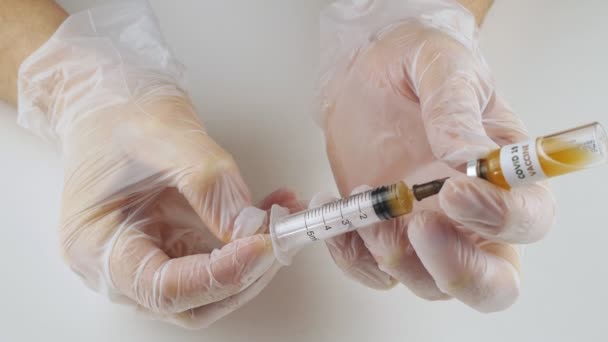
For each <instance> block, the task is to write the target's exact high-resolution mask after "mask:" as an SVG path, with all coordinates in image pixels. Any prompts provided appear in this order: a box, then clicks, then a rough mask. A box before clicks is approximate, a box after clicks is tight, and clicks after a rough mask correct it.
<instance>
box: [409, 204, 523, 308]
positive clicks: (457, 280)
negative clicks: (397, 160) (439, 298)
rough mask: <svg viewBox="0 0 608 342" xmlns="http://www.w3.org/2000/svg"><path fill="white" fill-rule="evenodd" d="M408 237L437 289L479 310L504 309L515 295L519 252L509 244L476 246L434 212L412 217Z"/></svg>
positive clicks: (513, 299) (443, 217)
mask: <svg viewBox="0 0 608 342" xmlns="http://www.w3.org/2000/svg"><path fill="white" fill-rule="evenodd" d="M409 237H410V239H411V242H412V245H413V246H414V249H415V250H416V253H418V256H419V257H420V260H421V261H422V263H423V264H424V266H425V267H426V269H427V270H428V271H429V272H430V274H431V275H432V276H433V278H434V279H435V281H436V283H437V285H438V286H439V288H440V289H441V290H442V291H443V292H445V293H447V294H449V295H451V296H453V297H455V298H457V299H458V300H460V301H462V302H463V303H465V304H467V305H469V306H471V307H473V308H474V309H476V310H478V311H481V312H494V311H500V310H504V309H506V308H507V307H509V306H510V305H512V304H513V303H514V302H515V300H516V299H517V297H518V295H519V255H518V253H517V250H516V249H515V248H514V247H512V246H509V245H504V244H500V243H494V242H492V243H490V242H485V243H482V244H479V245H476V244H475V243H474V242H473V241H472V239H471V238H469V237H467V236H466V235H465V234H464V233H463V232H461V231H459V230H457V229H456V228H455V227H454V225H453V224H452V223H451V222H450V221H449V219H448V218H447V217H445V216H443V215H441V214H439V213H437V212H431V211H421V212H419V213H417V214H416V215H414V217H412V220H411V222H410V227H409Z"/></svg>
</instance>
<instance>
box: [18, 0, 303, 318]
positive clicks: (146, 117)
mask: <svg viewBox="0 0 608 342" xmlns="http://www.w3.org/2000/svg"><path fill="white" fill-rule="evenodd" d="M182 76H183V68H182V66H181V65H180V64H179V63H178V62H177V60H176V59H175V58H174V57H173V55H172V53H171V51H170V50H169V49H168V47H167V45H166V44H165V42H164V41H163V38H162V36H161V33H160V31H159V27H158V24H157V22H156V19H155V17H154V15H153V13H152V10H151V9H150V8H149V7H148V5H147V4H146V3H145V2H140V1H136V2H133V1H126V2H122V3H120V4H116V5H110V6H106V7H101V8H96V9H93V10H89V11H85V12H82V13H78V14H74V15H72V16H71V17H69V18H68V19H67V20H66V21H65V22H64V23H63V25H62V26H61V27H60V28H59V29H58V31H57V32H56V33H55V34H54V36H53V37H52V38H51V39H50V40H49V41H48V42H47V43H46V44H44V45H43V46H42V47H41V48H40V49H39V50H38V51H36V52H35V53H34V54H33V55H31V56H30V57H29V58H28V59H27V60H26V61H25V62H24V63H23V65H22V66H21V69H20V72H19V122H20V124H21V125H22V126H24V127H26V128H28V129H30V130H32V131H33V132H35V133H37V134H39V135H41V136H44V137H47V138H48V139H50V140H53V141H56V142H58V143H59V145H60V147H61V152H62V158H63V162H64V168H65V180H64V182H65V184H64V191H63V196H62V209H61V222H60V225H59V235H60V242H61V249H62V251H63V254H64V256H65V259H66V261H67V263H68V264H69V266H70V267H71V268H72V269H73V270H74V271H75V272H76V273H77V274H79V275H80V276H81V277H82V278H83V279H84V281H85V283H86V284H87V285H88V286H90V287H91V288H93V289H94V290H97V291H100V292H102V293H105V294H106V295H108V296H109V297H110V298H111V299H113V300H117V301H121V302H127V303H132V304H134V305H136V306H137V307H138V308H139V309H141V311H143V312H147V313H149V314H151V315H152V316H154V317H158V318H162V319H165V320H168V321H171V322H174V323H176V324H179V325H182V326H186V327H193V328H197V327H204V326H207V325H209V324H210V323H212V322H214V321H216V320H217V319H219V318H220V317H222V316H224V315H226V314H227V313H229V312H231V311H233V310H235V309H237V308H238V307H240V306H242V305H243V304H245V303H246V302H248V301H249V300H251V299H252V298H253V297H254V296H256V295H257V294H258V293H259V292H260V291H261V290H262V289H263V288H264V286H265V285H266V284H268V282H269V281H270V280H271V278H272V277H273V275H274V274H275V273H276V271H277V269H278V267H277V264H276V263H275V259H274V257H273V252H272V248H271V243H270V239H269V237H268V236H267V235H264V233H265V232H266V211H265V209H269V207H270V205H271V204H272V203H279V204H281V205H283V206H287V207H293V206H294V205H297V201H296V200H295V197H294V196H293V194H292V193H289V192H286V191H279V192H277V193H274V194H273V195H271V196H270V197H269V198H267V199H266V200H265V203H264V204H263V208H262V209H258V208H254V207H252V204H251V198H250V193H249V189H248V187H247V185H246V184H245V182H244V181H243V179H242V178H241V175H240V174H239V170H238V168H237V165H236V163H235V162H234V160H233V159H232V157H231V156H230V155H229V154H228V153H227V152H226V151H224V150H223V149H222V148H221V147H220V146H219V145H217V144H216V143H215V142H214V141H213V139H212V138H211V137H209V136H208V135H207V134H206V132H205V128H204V126H203V124H202V123H201V122H200V120H199V118H198V116H197V113H196V111H195V109H194V107H193V105H192V102H191V100H190V98H189V97H188V94H187V93H186V91H185V90H184V89H185V88H184V85H183V82H182ZM263 209H264V210H263Z"/></svg>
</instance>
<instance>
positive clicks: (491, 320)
mask: <svg viewBox="0 0 608 342" xmlns="http://www.w3.org/2000/svg"><path fill="white" fill-rule="evenodd" d="M103 2H104V1H82V0H64V1H60V3H61V4H63V5H65V7H66V8H67V9H68V10H70V11H75V10H78V9H83V8H86V7H89V6H92V5H94V4H99V3H103ZM326 3H328V1H327V0H312V1H311V0H306V1H303V0H290V1H287V0H265V1H262V0H259V1H249V0H207V1H195V0H188V1H186V0H184V1H161V0H157V1H152V5H153V7H154V8H155V9H156V11H157V13H158V16H159V17H160V21H161V23H162V26H163V30H164V32H165V34H166V36H167V39H168V40H169V42H170V45H172V46H173V47H174V50H175V52H176V54H177V55H178V56H179V58H180V59H181V60H182V61H183V62H184V63H185V64H186V65H187V66H188V67H189V70H190V73H189V77H190V80H191V90H192V91H191V93H192V95H193V97H194V99H195V101H196V104H197V106H198V108H199V109H200V112H201V116H202V117H203V119H204V120H205V121H206V123H207V125H208V128H209V131H210V133H211V135H212V136H214V137H216V138H217V140H218V141H219V142H220V143H221V144H222V145H224V146H225V147H226V148H227V149H228V150H229V151H231V152H232V153H233V154H234V156H235V157H236V160H237V161H238V162H239V164H240V166H241V168H242V170H243V173H244V175H245V177H246V179H247V181H248V182H249V183H250V184H251V186H252V190H253V192H254V194H255V196H256V197H257V198H261V197H262V196H263V195H264V194H266V193H268V192H269V191H271V190H273V189H275V188H276V187H278V186H281V185H290V186H293V187H295V188H296V189H298V190H299V191H300V193H301V194H302V195H303V196H304V197H309V196H311V195H312V194H314V193H315V192H317V191H319V190H327V189H333V188H334V185H333V179H332V177H331V173H330V171H329V167H328V163H327V161H326V157H325V155H324V148H323V139H322V136H321V134H320V131H319V130H318V129H317V128H316V127H315V126H314V124H313V123H312V120H311V119H310V117H311V115H312V112H313V111H315V110H316V107H315V77H316V65H317V60H318V14H319V11H320V8H321V7H322V6H323V5H324V4H326ZM606 13H608V2H605V1H601V0H597V1H591V0H586V1H566V0H542V1H539V0H537V1H526V0H517V1H516V0H510V1H498V2H497V4H496V5H495V6H494V8H493V10H492V12H491V13H490V15H489V17H488V18H487V22H486V25H485V27H484V28H483V32H482V42H483V44H482V46H483V49H484V51H485V52H486V56H487V58H488V61H489V63H490V64H491V66H492V67H493V70H494V72H495V76H496V79H497V81H498V84H499V86H500V88H501V89H502V93H503V94H504V95H505V97H506V98H507V99H509V100H510V103H511V105H512V107H513V108H514V109H515V110H516V111H517V112H519V113H520V115H521V116H522V117H523V119H524V120H525V122H526V123H527V124H528V126H529V128H530V131H531V132H532V133H533V134H535V135H538V134H543V133H548V132H551V131H552V130H555V129H562V128H567V127H569V126H574V125H577V124H580V123H585V122H590V121H593V120H602V121H603V122H604V123H605V124H608V114H607V109H606V90H607V85H606V84H607V83H606V80H608V66H606V61H608V45H607V43H608V20H606ZM0 166H1V170H0V190H1V191H0V208H1V209H0V229H1V230H0V231H2V232H3V234H2V238H1V239H0V272H1V273H0V279H1V281H0V301H1V303H2V305H1V308H0V341H45V340H52V341H91V342H92V341H146V342H153V341H226V342H229V341H293V342H296V341H350V342H356V341H372V340H373V341H376V340H377V341H463V340H466V341H496V342H498V341H510V342H512V341H574V340H581V341H600V340H606V335H607V333H608V325H607V322H606V319H607V315H606V309H605V308H606V306H607V305H608V291H607V289H608V275H607V270H606V268H605V261H606V260H608V249H607V248H606V244H607V242H608V224H607V223H606V222H607V221H608V214H607V212H608V207H607V206H606V195H608V185H606V183H605V177H606V175H608V169H607V168H604V169H596V170H593V171H588V172H583V173H579V174H575V175H571V176H567V177H564V178H561V179H559V180H556V181H554V182H553V184H554V186H555V192H556V195H557V197H558V201H559V205H560V210H559V217H558V221H557V224H556V226H555V229H554V230H553V231H552V232H551V234H550V235H549V236H548V237H547V238H546V239H545V240H544V241H542V242H541V243H538V244H536V245H534V246H531V247H529V248H527V250H526V256H525V260H524V261H525V263H524V270H523V284H522V293H521V298H520V300H519V302H518V303H517V304H516V305H515V306H513V307H512V308H511V309H510V310H508V311H506V312H502V313H498V314H491V315H483V314H479V313H477V312H475V311H473V310H471V309H469V308H467V307H465V306H464V305H461V304H459V303H458V302H455V301H452V302H447V303H446V302H439V303H429V302H425V301H422V300H420V299H418V298H416V297H414V296H413V295H412V294H411V293H409V292H408V290H407V289H405V288H404V287H397V288H395V289H393V290H392V291H389V292H377V291H372V290H369V289H366V288H364V287H362V286H360V285H358V284H356V283H354V282H352V281H349V280H348V279H346V278H345V277H344V276H343V275H342V274H341V273H340V272H339V271H338V269H337V268H336V267H335V266H334V265H333V264H332V262H331V260H330V258H329V255H328V253H327V251H326V250H325V248H324V247H323V246H322V245H319V246H316V247H313V248H311V249H310V250H307V251H305V252H304V253H302V254H301V255H300V256H299V258H298V259H297V260H296V262H295V263H294V265H293V266H292V267H290V268H288V269H284V270H283V271H282V272H281V273H280V274H279V275H278V276H277V277H276V278H275V280H274V281H273V282H272V283H271V284H270V286H268V288H267V289H266V290H265V291H264V292H263V293H262V294H261V295H260V296H258V297H257V298H256V299H255V300H254V301H253V302H251V303H250V304H249V305H247V306H246V307H244V308H243V309H241V310H240V311H238V312H236V313H234V314H232V315H230V316H229V317H227V318H225V319H224V320H222V321H220V322H219V323H217V324H215V325H214V326H212V327H211V328H210V329H207V330H203V331H185V330H182V329H179V328H176V327H173V326H169V325H167V324H164V323H160V322H154V321H148V320H146V319H144V318H142V317H141V316H139V315H136V313H135V312H134V311H133V310H132V309H131V308H129V307H123V306H118V305H114V304H110V303H109V302H108V301H107V300H106V299H105V298H103V297H101V296H100V295H97V294H95V293H93V292H91V291H89V290H88V289H87V288H85V287H84V286H83V285H82V284H81V282H80V280H79V279H78V278H77V277H76V276H74V275H73V274H72V273H71V272H70V271H69V270H68V269H67V268H66V267H65V266H64V265H63V263H62V260H61V258H60V256H59V250H58V247H57V238H56V236H55V225H56V222H57V220H58V215H57V212H58V208H59V200H60V193H61V184H62V172H61V164H60V159H59V155H58V154H57V152H55V151H54V150H53V148H51V147H50V146H46V145H45V144H44V143H42V142H41V141H40V140H39V139H37V138H35V137H33V136H31V135H29V134H28V133H27V132H25V131H24V130H22V129H21V128H19V127H18V126H17V125H16V124H15V112H14V110H13V109H12V108H9V107H6V106H1V105H0ZM602 176H604V177H602Z"/></svg>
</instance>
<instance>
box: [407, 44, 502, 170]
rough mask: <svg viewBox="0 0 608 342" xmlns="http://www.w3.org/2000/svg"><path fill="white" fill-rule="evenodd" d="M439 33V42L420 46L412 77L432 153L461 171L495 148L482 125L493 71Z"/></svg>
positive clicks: (491, 91) (491, 88)
mask: <svg viewBox="0 0 608 342" xmlns="http://www.w3.org/2000/svg"><path fill="white" fill-rule="evenodd" d="M435 35H436V37H435V39H436V42H435V43H432V44H430V43H429V44H424V45H422V46H421V47H420V48H419V50H418V55H417V58H416V59H414V60H415V62H413V64H414V68H413V69H414V70H412V71H410V74H413V75H415V76H414V77H415V79H416V80H417V81H415V83H414V89H416V92H417V95H418V98H419V101H420V109H421V114H422V120H423V122H424V127H425V131H426V134H427V138H428V140H429V143H430V146H431V148H432V151H433V154H434V155H435V157H436V158H437V159H439V160H442V161H444V162H446V163H448V164H449V165H450V166H452V167H459V166H461V165H462V164H463V163H466V162H467V161H469V160H471V159H474V158H477V157H479V156H482V155H484V154H486V153H488V152H489V151H491V150H493V149H495V148H497V146H496V144H495V143H494V142H493V141H492V140H491V139H490V138H489V137H488V136H487V134H486V132H485V129H484V126H483V124H482V113H483V111H484V109H485V107H486V105H487V104H488V103H489V101H490V99H491V97H492V94H493V92H494V87H493V85H492V81H491V79H490V76H489V71H488V70H487V69H486V68H485V66H484V64H483V62H482V61H479V59H478V58H476V57H475V56H474V55H473V53H472V52H471V51H469V50H468V49H466V48H465V47H463V46H461V45H460V43H459V42H457V41H455V40H453V39H451V38H449V37H447V36H445V35H443V34H440V33H435ZM437 42H441V43H442V44H438V43H437Z"/></svg>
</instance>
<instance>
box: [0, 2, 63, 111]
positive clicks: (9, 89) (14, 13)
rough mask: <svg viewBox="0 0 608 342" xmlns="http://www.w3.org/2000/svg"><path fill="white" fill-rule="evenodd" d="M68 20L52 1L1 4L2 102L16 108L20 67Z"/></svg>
mask: <svg viewBox="0 0 608 342" xmlns="http://www.w3.org/2000/svg"><path fill="white" fill-rule="evenodd" d="M67 16H68V14H67V13H66V12H65V11H64V10H63V9H62V8H61V7H60V6H59V5H57V4H56V3H55V2H54V1H51V0H44V1H40V0H0V100H4V101H6V102H8V103H10V104H12V105H16V103H17V73H18V71H19V66H20V65H21V63H22V62H23V61H24V60H25V59H26V58H27V57H28V56H29V55H30V54H32V53H33V52H34V51H36V50H37V49H38V48H39V47H40V46H41V45H42V44H44V43H45V42H46V41H47V40H48V39H49V38H50V37H51V36H52V35H53V33H54V32H55V31H56V30H57V28H59V26H60V25H61V23H62V22H63V21H64V20H65V18H67Z"/></svg>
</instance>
